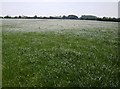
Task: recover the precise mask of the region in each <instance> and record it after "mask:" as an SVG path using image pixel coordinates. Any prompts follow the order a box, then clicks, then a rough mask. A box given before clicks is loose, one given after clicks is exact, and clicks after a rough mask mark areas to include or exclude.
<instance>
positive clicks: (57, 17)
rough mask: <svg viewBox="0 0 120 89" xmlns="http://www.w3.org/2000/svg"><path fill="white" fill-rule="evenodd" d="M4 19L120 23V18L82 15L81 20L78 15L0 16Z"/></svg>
mask: <svg viewBox="0 0 120 89" xmlns="http://www.w3.org/2000/svg"><path fill="white" fill-rule="evenodd" d="M0 18H2V19H74V20H96V21H113V22H120V18H111V17H102V18H100V17H96V16H92V15H82V16H81V17H80V18H79V17H78V16H76V15H68V16H65V15H63V16H49V17H45V16H44V17H42V16H40V17H39V16H37V15H35V16H33V17H30V16H14V17H12V16H8V15H7V16H4V17H2V16H0Z"/></svg>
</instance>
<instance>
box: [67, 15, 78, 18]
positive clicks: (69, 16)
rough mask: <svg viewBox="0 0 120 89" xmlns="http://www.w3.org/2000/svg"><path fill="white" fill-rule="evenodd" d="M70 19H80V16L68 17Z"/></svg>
mask: <svg viewBox="0 0 120 89" xmlns="http://www.w3.org/2000/svg"><path fill="white" fill-rule="evenodd" d="M67 18H68V19H78V16H76V15H68V17H67Z"/></svg>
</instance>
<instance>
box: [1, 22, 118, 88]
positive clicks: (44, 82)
mask: <svg viewBox="0 0 120 89" xmlns="http://www.w3.org/2000/svg"><path fill="white" fill-rule="evenodd" d="M2 23H3V24H2V31H3V34H2V50H3V51H2V70H3V73H2V74H3V75H2V76H3V77H2V79H3V81H2V84H3V87H43V86H44V87H118V86H119V85H120V83H119V75H118V74H119V73H120V65H119V60H118V25H117V23H113V22H99V21H78V20H3V22H2Z"/></svg>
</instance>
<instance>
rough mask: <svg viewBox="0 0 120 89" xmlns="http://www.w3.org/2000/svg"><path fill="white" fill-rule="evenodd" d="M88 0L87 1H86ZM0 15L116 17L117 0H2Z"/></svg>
mask: <svg viewBox="0 0 120 89" xmlns="http://www.w3.org/2000/svg"><path fill="white" fill-rule="evenodd" d="M88 1H89V2H88ZM0 4H2V7H1V9H2V11H0V15H3V16H5V15H10V16H16V15H17V16H18V15H27V16H34V15H37V16H60V15H61V16H62V15H69V14H75V15H78V16H79V17H80V16H81V15H96V16H99V17H103V16H107V17H118V0H103V1H102V0H84V2H83V1H81V0H29V1H28V0H20V1H19V0H9V2H8V0H2V1H1V3H0Z"/></svg>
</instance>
